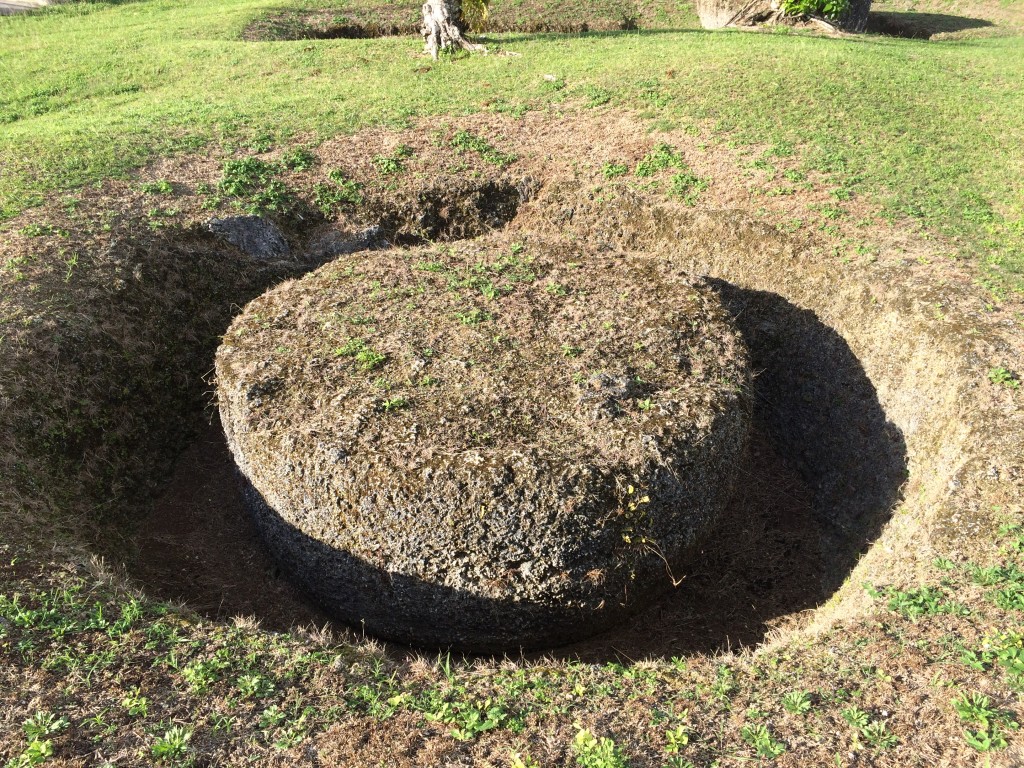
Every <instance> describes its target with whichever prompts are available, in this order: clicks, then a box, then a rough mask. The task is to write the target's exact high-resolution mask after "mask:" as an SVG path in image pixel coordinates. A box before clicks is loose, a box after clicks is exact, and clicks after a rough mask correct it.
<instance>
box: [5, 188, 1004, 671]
mask: <svg viewBox="0 0 1024 768" xmlns="http://www.w3.org/2000/svg"><path fill="white" fill-rule="evenodd" d="M517 188H518V189H520V191H521V194H520V197H519V198H518V199H517V200H512V198H511V197H510V196H509V193H508V189H509V188H507V187H506V188H503V190H502V191H501V193H500V194H497V195H491V194H490V193H482V194H481V196H479V197H478V198H477V199H478V202H479V201H484V202H483V203H480V204H481V205H482V206H483V207H484V208H488V205H487V201H488V200H490V199H491V198H492V197H493V198H494V200H495V205H494V206H492V207H490V208H488V211H489V213H490V214H493V215H491V218H490V219H489V223H488V226H489V227H495V226H499V225H501V224H503V223H504V224H505V225H506V226H507V231H508V234H509V237H510V239H513V238H524V237H525V238H528V237H529V233H531V232H537V233H543V232H559V233H563V234H567V235H569V236H577V237H581V238H587V239H588V240H589V241H590V242H592V243H594V244H595V245H596V246H598V247H600V248H606V249H623V250H626V251H630V252H633V253H638V252H642V253H647V254H650V255H651V256H656V257H658V258H660V259H667V260H670V261H671V262H672V263H673V265H674V266H675V265H678V266H679V267H681V268H684V269H686V270H688V271H690V272H692V273H696V274H705V275H709V276H711V277H713V278H714V284H715V287H716V290H717V291H718V292H719V293H720V295H721V297H722V300H723V302H724V303H725V305H726V306H727V307H728V308H729V309H730V311H731V312H732V314H733V315H734V317H735V319H736V323H737V325H738V327H739V329H740V332H741V333H742V335H743V337H744V339H745V341H746V343H747V345H748V347H749V349H750V353H751V357H752V362H753V366H754V370H755V374H756V378H755V384H754V394H755V403H756V404H755V412H754V437H753V440H752V441H751V446H750V449H749V451H748V452H747V455H746V457H745V459H744V461H743V463H742V466H741V467H740V468H739V478H740V480H739V482H738V484H737V488H736V491H735V494H734V498H733V499H732V501H731V503H730V505H729V507H728V509H727V511H726V513H725V514H724V515H723V516H722V518H721V519H720V521H719V522H718V523H717V525H716V528H715V529H714V531H713V533H712V535H711V536H709V537H708V539H707V542H708V543H707V546H705V548H704V550H703V551H702V552H701V553H700V555H699V557H697V559H696V560H695V561H694V562H693V563H692V565H691V567H690V568H689V569H688V571H687V572H686V574H685V576H686V578H685V579H684V580H683V582H682V583H681V584H680V586H679V587H678V588H676V589H675V590H674V591H673V592H672V593H671V594H670V595H669V596H668V597H666V598H664V599H662V600H661V601H659V602H658V603H656V604H655V605H653V606H652V607H650V608H648V609H646V610H645V611H644V612H643V613H642V614H640V615H639V616H638V617H636V619H635V620H632V621H630V622H629V623H628V625H627V626H624V627H621V628H617V629H613V630H611V631H609V632H607V633H605V634H604V635H601V636H599V637H596V638H592V639H590V640H587V641H585V642H582V643H578V644H576V645H573V646H569V647H565V648H560V649H554V650H553V651H551V653H553V654H555V655H556V656H563V657H576V658H583V659H587V660H607V659H638V658H643V657H661V658H669V657H672V656H678V655H681V654H687V653H696V652H710V651H714V650H717V649H721V648H726V647H732V648H736V647H739V646H751V645H756V644H757V643H759V642H761V641H762V640H763V639H764V638H765V636H766V634H767V633H769V632H770V630H771V629H772V628H773V627H781V626H786V625H788V624H790V623H792V622H793V621H794V619H795V617H796V616H797V615H799V614H801V613H802V612H806V611H809V610H811V609H815V608H816V607H818V606H821V605H822V604H823V603H825V602H826V601H828V600H829V598H830V597H831V596H832V595H833V594H835V593H836V591H837V590H838V589H840V587H841V585H842V584H843V583H844V581H846V580H847V579H848V578H849V577H850V575H851V573H852V572H853V571H854V569H855V567H856V568H861V569H862V570H863V569H874V570H873V572H876V573H877V572H883V573H884V572H886V570H887V569H888V570H892V569H893V568H896V567H898V566H899V562H901V561H900V558H906V557H912V556H913V550H914V549H915V547H917V548H920V549H922V550H925V549H927V548H928V547H929V546H931V545H932V544H934V542H936V541H938V540H941V539H948V538H949V536H950V535H951V531H952V530H955V531H956V532H958V533H962V532H964V531H972V530H975V531H977V530H982V529H984V528H985V527H986V526H988V525H990V523H991V521H989V520H988V519H987V518H986V517H985V515H984V514H983V513H982V511H981V510H983V509H985V508H987V507H988V506H990V505H989V504H988V503H987V502H986V493H987V492H988V490H987V489H986V487H985V480H984V478H985V477H991V476H992V472H993V470H992V469H991V467H992V466H998V469H997V470H996V471H997V474H998V472H999V471H1002V472H1004V473H1005V472H1006V471H1007V468H1006V465H1005V464H1004V463H1000V461H1001V459H1000V458H999V457H1000V456H1002V455H1007V456H1009V455H1010V454H1006V453H1004V448H1003V447H1001V446H1003V445H1004V441H1005V440H1006V438H1005V437H1003V436H1001V435H1005V434H1006V431H1005V429H1003V430H997V429H994V428H993V425H994V424H995V423H996V421H997V420H998V418H999V416H998V414H996V415H993V414H991V413H986V412H985V411H984V410H983V408H982V406H981V405H978V404H976V403H968V402H966V401H965V398H966V396H967V394H968V393H970V392H971V390H972V389H973V388H975V387H976V386H977V383H976V375H975V373H974V372H973V367H975V366H976V365H977V361H976V360H975V359H973V358H972V357H971V354H970V353H969V352H966V351H965V349H966V345H965V343H964V339H965V333H966V331H967V330H968V328H969V326H968V325H966V324H964V323H966V321H964V320H960V321H957V320H956V319H955V317H954V313H953V310H952V307H953V304H952V303H947V304H946V305H945V306H946V307H947V309H948V311H949V314H947V316H946V321H945V322H944V323H939V324H937V323H936V322H935V321H934V316H933V314H932V312H931V308H932V307H934V306H935V303H936V302H940V301H943V300H945V294H941V292H938V293H937V292H936V291H937V289H934V288H932V287H930V286H915V285H902V286H901V285H899V284H898V283H897V282H895V281H894V280H887V279H886V275H885V274H882V273H879V274H875V275H873V276H872V277H871V279H870V280H868V279H866V278H865V277H864V276H861V275H856V274H848V275H844V274H836V273H835V272H834V271H832V270H829V269H827V268H825V267H824V266H822V265H820V264H819V263H818V262H816V261H814V260H812V259H811V258H809V257H808V256H807V254H805V253H803V252H802V251H801V250H800V248H798V247H797V246H796V245H795V244H794V243H793V242H792V241H790V240H788V239H787V238H786V237H785V236H784V235H781V234H779V233H778V232H776V231H774V230H772V229H769V228H767V227H765V226H763V225H761V224H759V223H757V222H755V221H753V220H752V219H751V218H750V217H748V216H745V215H744V214H742V213H739V212H732V211H717V212H716V211H704V212H694V211H692V210H687V209H683V208H677V207H671V206H663V205H657V204H652V203H651V202H650V201H649V200H646V199H644V198H641V197H640V196H638V195H637V194H636V193H633V192H630V191H628V190H622V191H621V194H619V195H617V196H615V197H614V198H613V199H611V200H608V199H605V200H603V201H601V202H596V201H594V200H592V199H591V198H590V197H589V196H588V195H586V194H585V193H584V191H583V190H581V189H579V188H577V187H576V186H574V185H573V184H572V183H556V182H550V183H548V184H544V185H538V184H537V183H531V184H529V185H526V186H523V185H522V183H520V186H519V187H517ZM524 189H528V190H529V193H528V194H527V193H524V192H522V190H524ZM531 198H532V199H531ZM441 203H443V201H441ZM456 209H458V204H456V203H453V205H444V204H439V201H438V200H433V199H431V200H430V204H429V205H428V206H427V209H426V210H425V211H424V212H421V215H416V216H413V217H412V219H411V220H418V221H420V222H421V223H422V222H423V221H426V220H430V217H431V216H434V215H436V212H437V211H438V210H444V211H446V212H450V210H456ZM431 211H433V212H434V213H431ZM445 215H446V216H447V215H448V213H446V214H445ZM446 222H447V223H446V224H445V225H444V226H442V227H438V226H435V225H432V226H431V230H432V231H433V232H434V233H437V232H443V233H445V234H446V235H447V234H454V236H459V235H463V234H466V233H469V234H473V233H474V230H473V227H472V226H466V227H460V226H459V225H458V223H457V222H455V221H453V220H449V219H446ZM390 226H391V229H392V232H391V234H392V236H393V237H396V239H397V236H399V235H401V231H402V230H401V227H402V225H401V224H400V223H397V219H396V221H395V222H392V224H391V225H390ZM121 253H122V254H123V255H122V256H120V257H119V258H118V260H117V263H115V264H114V265H113V266H112V267H111V268H112V269H114V270H115V271H117V272H118V273H119V274H123V275H125V276H127V277H128V279H127V280H125V281H124V283H123V286H122V287H121V289H120V290H119V292H118V300H117V301H115V302H106V301H105V302H103V303H102V304H101V305H98V306H96V307H93V309H94V310H95V311H96V312H97V313H100V314H97V315H95V316H94V317H93V318H92V320H91V321H90V322H89V323H85V324H83V325H82V326H81V327H74V328H67V329H64V330H63V331H62V332H65V333H74V334H77V337H76V340H77V345H78V348H79V349H80V350H81V354H80V359H77V360H71V361H66V362H65V365H70V366H72V368H74V367H75V366H77V368H76V369H75V370H74V371H73V375H74V376H77V377H78V378H77V379H76V381H78V383H79V386H80V387H81V395H82V397H83V399H88V400H89V401H90V402H91V408H92V411H93V416H92V418H91V421H90V423H91V424H92V427H84V428H82V429H77V430H73V431H72V430H65V433H62V434H53V429H50V428H48V426H47V425H48V424H51V423H54V420H56V419H57V418H66V413H64V412H63V411H62V412H61V413H56V412H55V413H54V414H53V419H48V417H47V414H46V413H45V412H44V413H35V414H29V415H28V416H26V417H25V418H26V421H25V422H24V423H21V424H18V423H15V424H14V426H15V427H19V426H20V427H21V430H20V434H24V435H28V434H30V433H31V434H34V438H33V439H32V440H26V442H25V443H24V444H23V446H22V450H23V451H24V455H25V456H26V457H30V456H36V457H42V456H53V455H55V453H59V454H60V455H61V457H62V459H61V462H62V463H61V465H60V466H57V467H56V468H55V472H56V473H58V474H59V473H63V474H66V473H67V471H68V470H69V468H71V467H74V466H82V465H84V464H85V463H89V462H91V463H92V464H93V465H96V466H100V465H102V466H104V467H105V468H106V469H107V471H108V472H109V477H105V478H104V477H90V478H86V479H84V480H81V481H76V482H79V483H80V484H79V485H76V486H75V487H74V488H72V489H69V490H68V491H67V493H68V494H71V493H90V492H92V490H95V489H91V488H90V487H89V484H90V483H95V484H96V486H97V488H100V487H102V488H106V489H108V491H109V489H110V488H116V490H117V493H116V495H114V496H113V498H115V499H117V498H119V499H121V500H122V502H121V503H120V504H119V507H120V509H113V508H112V509H110V510H109V511H107V512H106V514H105V515H103V516H101V517H102V519H104V520H105V523H101V524H100V525H99V526H98V527H93V528H91V534H90V538H92V540H93V548H94V549H98V550H99V551H101V552H105V553H106V554H107V555H108V556H110V557H112V558H117V559H118V560H119V561H120V562H123V563H124V566H125V568H126V570H127V571H128V573H129V574H130V575H131V576H132V577H133V578H134V579H136V580H137V581H138V582H139V583H140V584H142V585H143V586H144V587H145V588H146V590H147V591H148V592H149V593H151V594H153V595H155V596H159V597H162V598H168V599H172V600H175V601H184V602H186V603H188V604H189V605H190V606H191V607H192V608H193V609H194V610H196V611H199V612H201V613H203V614H206V615H209V616H211V617H216V618H221V619H226V618H228V617H231V616H235V615H251V616H255V617H256V618H257V619H259V620H261V621H262V622H263V624H264V626H266V627H267V628H270V629H285V628H287V627H289V626H293V625H295V624H305V623H309V622H315V623H317V624H324V623H327V622H329V617H327V616H325V615H324V614H323V613H321V612H320V611H319V610H318V609H317V608H316V606H314V605H313V604H311V603H310V602H309V601H308V600H307V599H306V598H305V597H304V596H303V595H302V594H301V593H300V592H299V591H298V590H296V589H295V588H294V587H292V586H291V585H290V584H289V583H288V581H287V580H286V579H285V578H284V577H283V576H282V575H281V574H280V571H279V569H278V567H277V566H276V565H275V563H274V562H273V560H272V559H271V558H270V557H269V555H268V554H267V553H266V552H265V550H264V549H263V548H262V546H261V544H260V541H259V538H258V536H257V535H256V532H255V530H254V527H253V524H252V522H251V521H250V520H249V518H248V516H247V514H246V512H245V508H244V505H243V503H242V499H241V494H240V491H239V486H238V482H237V478H236V475H235V469H234V466H233V462H232V460H231V457H230V455H229V454H228V452H227V449H226V447H225V442H224V438H223V435H222V433H221V431H220V428H219V424H218V423H217V421H216V417H215V415H214V410H213V408H212V407H211V403H210V395H209V392H210V389H211V388H210V385H209V382H208V381H204V379H203V377H204V376H206V375H208V374H209V371H210V369H211V366H212V359H213V353H214V351H215V348H216V345H217V341H218V339H219V337H220V335H221V334H223V333H224V331H225V330H226V328H227V326H228V324H229V322H230V320H231V318H232V317H233V316H234V315H235V314H237V312H238V311H239V310H240V308H241V307H242V306H244V304H245V303H246V302H247V301H248V300H250V299H251V298H254V297H255V296H257V295H259V294H260V293H261V292H262V291H263V290H265V289H266V288H268V287H270V286H271V285H273V284H275V283H277V282H279V281H280V280H282V279H286V278H290V277H295V276H298V275H300V274H302V273H304V272H305V271H308V270H309V269H311V268H312V267H314V266H316V264H317V262H314V261H310V262H303V261H302V258H301V256H300V257H299V258H298V259H292V260H289V261H280V262H273V263H267V262H258V261H254V260H252V259H250V258H248V257H245V256H244V255H243V254H241V253H239V252H238V251H237V250H236V249H234V248H232V247H231V246H228V245H225V244H224V243H222V242H220V241H218V240H216V239H214V238H212V237H211V236H210V235H208V234H206V233H203V232H199V231H196V230H188V231H181V230H165V231H164V232H163V233H162V234H161V235H160V237H159V239H158V240H157V241H156V242H154V241H153V239H152V238H151V237H149V236H148V235H147V240H146V241H145V243H143V242H141V241H140V242H139V243H138V244H131V243H129V244H128V245H127V246H126V247H122V248H121ZM198 286H205V287H204V288H202V289H201V290H200V289H199V288H198ZM157 297H158V298H159V301H157V300H156V298H157ZM168 308H172V311H167V309H168ZM103 313H105V315H104V314H103ZM958 323H959V324H958ZM118 324H124V325H126V326H127V327H130V328H132V333H131V336H132V340H121V341H119V340H116V339H114V338H113V336H112V335H111V334H110V333H108V332H107V329H108V328H109V327H113V326H115V325H118ZM140 340H141V341H140ZM133 345H134V346H133ZM125 360H128V361H130V362H129V363H127V364H126V363H125ZM39 362H40V360H39V359H35V360H33V359H32V358H31V357H29V358H26V359H17V360H14V361H13V362H12V365H13V366H14V367H13V368H12V370H14V371H17V366H18V365H23V366H27V367H26V368H25V370H26V371H27V370H29V369H31V370H33V371H36V370H37V368H38V367H39ZM33 365H34V366H36V368H33V367H32V366H33ZM65 373H66V371H65ZM64 385H65V384H64V383H54V384H53V386H64ZM37 391H38V390H37ZM16 399H17V398H15V400H16ZM58 400H59V399H58V398H54V403H53V404H51V406H50V407H52V408H55V409H62V408H63V406H61V405H60V403H59V402H58ZM972 407H973V408H974V410H973V411H971V408H972ZM12 413H14V411H12ZM15 433H16V434H17V433H19V432H18V431H17V430H16V431H15ZM1011 443H1012V441H1011ZM40 460H41V459H40ZM26 462H27V463H28V464H31V460H30V459H29V458H26ZM979 478H981V479H980V480H979ZM151 492H156V498H155V501H150V502H146V501H139V500H140V499H145V498H146V497H147V495H149V494H150V493H151ZM106 493H107V498H111V493H109V492H106ZM897 510H899V517H900V521H901V522H900V524H899V525H895V524H889V523H890V520H891V518H892V517H893V514H894V512H895V511H897ZM128 520H130V521H131V522H130V524H127V525H126V521H128ZM865 553H868V554H867V556H866V557H865ZM858 563H859V565H858ZM894 563H895V565H894ZM840 596H842V593H840ZM851 599H852V598H851ZM833 607H834V606H833ZM338 629H339V630H340V631H344V629H343V628H341V627H339V628H338ZM350 631H351V632H353V633H356V634H358V630H357V629H352V630H350Z"/></svg>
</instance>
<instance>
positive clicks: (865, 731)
mask: <svg viewBox="0 0 1024 768" xmlns="http://www.w3.org/2000/svg"><path fill="white" fill-rule="evenodd" d="M860 735H861V736H863V737H864V741H866V742H867V743H868V744H870V745H871V746H873V747H875V748H876V749H889V748H890V747H895V746H896V745H897V744H899V741H900V740H899V738H898V737H897V736H896V734H895V733H893V732H892V731H890V730H889V726H887V725H886V724H885V723H884V722H882V721H881V720H874V721H872V722H870V723H868V724H867V725H865V726H864V727H863V728H861V729H860Z"/></svg>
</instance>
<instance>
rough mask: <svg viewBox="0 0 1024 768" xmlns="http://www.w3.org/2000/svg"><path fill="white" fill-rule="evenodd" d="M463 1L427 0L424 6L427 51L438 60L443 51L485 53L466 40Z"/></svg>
mask: <svg viewBox="0 0 1024 768" xmlns="http://www.w3.org/2000/svg"><path fill="white" fill-rule="evenodd" d="M465 31H466V24H465V21H464V20H463V18H462V2H461V0H427V2H425V3H424V4H423V29H422V32H423V40H424V42H425V44H426V45H425V51H426V53H429V54H430V56H431V58H434V59H436V58H437V57H438V55H439V54H440V53H441V52H442V51H457V50H463V51H484V50H485V49H484V47H483V46H482V45H476V44H474V43H471V42H469V41H468V40H467V39H466V38H465V36H464V35H465Z"/></svg>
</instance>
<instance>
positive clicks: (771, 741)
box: [740, 723, 786, 760]
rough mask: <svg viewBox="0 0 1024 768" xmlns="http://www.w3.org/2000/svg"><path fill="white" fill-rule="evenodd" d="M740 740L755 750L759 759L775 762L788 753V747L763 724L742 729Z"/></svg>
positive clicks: (746, 726)
mask: <svg viewBox="0 0 1024 768" xmlns="http://www.w3.org/2000/svg"><path fill="white" fill-rule="evenodd" d="M740 738H741V739H743V740H744V741H745V742H747V744H749V745H750V746H752V747H753V748H754V751H755V752H756V753H757V756H758V757H766V758H768V759H769V760H774V759H775V758H776V757H778V756H779V755H781V754H782V753H783V752H785V751H786V746H785V745H784V744H783V743H782V742H781V741H778V740H777V739H776V738H775V737H774V736H772V732H771V731H769V730H768V727H767V726H765V725H763V724H761V723H758V724H756V725H745V726H743V728H741V729H740Z"/></svg>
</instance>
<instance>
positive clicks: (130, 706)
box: [121, 688, 149, 717]
mask: <svg viewBox="0 0 1024 768" xmlns="http://www.w3.org/2000/svg"><path fill="white" fill-rule="evenodd" d="M121 706H122V707H124V709H125V711H126V712H127V713H128V714H129V715H131V716H132V717H146V716H147V715H148V714H149V699H147V698H146V697H145V696H143V695H141V693H140V692H139V689H138V688H136V689H135V690H134V691H132V692H131V693H129V694H128V695H126V696H125V697H124V698H123V699H121Z"/></svg>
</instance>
